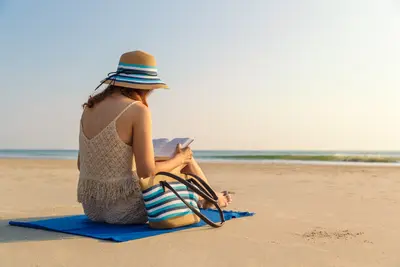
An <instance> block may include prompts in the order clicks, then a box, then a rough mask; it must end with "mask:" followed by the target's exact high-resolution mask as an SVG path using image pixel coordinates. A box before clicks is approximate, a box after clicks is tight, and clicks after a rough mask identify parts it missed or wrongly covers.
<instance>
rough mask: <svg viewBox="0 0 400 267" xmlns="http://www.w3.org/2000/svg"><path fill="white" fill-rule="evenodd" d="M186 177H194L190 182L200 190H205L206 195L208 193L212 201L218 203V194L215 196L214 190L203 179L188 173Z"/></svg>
mask: <svg viewBox="0 0 400 267" xmlns="http://www.w3.org/2000/svg"><path fill="white" fill-rule="evenodd" d="M186 175H188V176H191V177H193V178H191V179H189V181H191V182H193V183H194V184H195V185H196V186H197V187H198V188H201V189H203V191H204V193H207V194H208V195H209V196H210V197H211V198H212V199H214V200H215V201H218V196H217V194H215V192H214V190H213V189H212V188H211V187H210V186H209V185H208V184H207V183H206V182H205V181H204V180H203V179H201V178H200V177H199V176H197V175H194V174H191V173H188V174H186ZM199 182H200V183H199Z"/></svg>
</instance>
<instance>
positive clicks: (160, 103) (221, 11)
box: [0, 0, 400, 150]
mask: <svg viewBox="0 0 400 267" xmlns="http://www.w3.org/2000/svg"><path fill="white" fill-rule="evenodd" d="M0 44H1V45H0V48H1V49H0V73H1V74H0V75H1V76H0V77H1V87H0V93H1V94H0V96H1V97H0V102H1V103H0V122H1V128H0V148H77V140H78V129H79V118H80V113H81V111H82V110H81V106H80V105H81V104H82V103H83V102H84V101H85V100H86V98H87V96H88V95H89V94H90V93H91V92H92V91H93V89H94V88H95V87H96V86H97V85H98V83H99V81H100V80H101V79H102V78H104V77H105V75H106V74H107V73H108V72H111V71H115V69H116V65H117V63H118V60H119V56H120V55H121V54H122V53H124V52H126V51H130V50H136V49H141V50H144V51H147V52H149V53H151V54H153V55H155V57H156V59H157V62H158V69H159V75H160V76H161V77H162V78H163V79H164V80H165V81H166V82H167V83H168V84H169V86H170V87H171V89H170V90H168V91H166V90H165V91H161V90H160V91H156V92H155V93H154V94H153V95H152V96H151V98H150V99H149V102H150V105H151V109H152V113H153V125H154V130H153V131H154V136H155V137H174V136H186V135H189V136H194V137H195V138H196V141H195V143H193V147H194V149H306V150H316V149H324V150H325V149H332V150H400V105H399V100H400V1H398V0H302V1H299V0H279V1H277V0H259V1H256V0H249V1H244V0H241V1H234V0H219V1H215V0H213V1H211V0H202V1H183V0H176V1H173V0H168V1H163V0H158V1H133V0H131V1H104V0H101V1H100V0H97V1H94V0H85V1H78V0H71V1H61V0H60V1H54V0H47V1H43V0H37V1H29V0H25V1H22V0H8V1H7V0H0Z"/></svg>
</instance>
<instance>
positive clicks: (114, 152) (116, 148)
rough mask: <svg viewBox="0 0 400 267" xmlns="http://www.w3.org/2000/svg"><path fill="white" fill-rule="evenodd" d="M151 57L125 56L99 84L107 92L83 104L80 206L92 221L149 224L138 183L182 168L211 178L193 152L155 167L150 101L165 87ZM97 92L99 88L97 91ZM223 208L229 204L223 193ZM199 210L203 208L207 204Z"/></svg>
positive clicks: (184, 152) (181, 153)
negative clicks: (115, 68)
mask: <svg viewBox="0 0 400 267" xmlns="http://www.w3.org/2000/svg"><path fill="white" fill-rule="evenodd" d="M155 66H156V62H155V59H154V57H153V56H151V55H150V54H148V53H145V52H142V51H134V52H128V53H125V54H123V55H122V56H121V58H120V62H119V65H118V70H117V72H115V73H113V74H111V75H109V76H108V77H107V78H106V79H104V80H103V81H102V83H101V84H103V83H105V84H108V87H106V88H105V89H104V90H103V91H101V90H99V92H96V93H97V94H95V95H92V96H91V97H89V99H88V101H87V103H85V104H84V105H83V107H84V111H83V114H82V118H81V122H80V134H79V156H78V169H79V171H80V175H79V182H78V201H79V202H80V203H82V206H83V209H84V212H85V214H86V215H87V216H88V217H89V218H90V219H91V220H93V221H98V222H106V223H111V224H136V223H145V222H146V221H147V215H146V210H145V208H144V202H143V199H142V194H141V190H140V186H139V182H138V181H139V178H146V177H149V176H152V175H154V174H156V173H158V172H160V171H165V172H170V171H172V170H175V169H178V170H179V169H180V170H181V172H182V173H193V174H196V175H198V176H200V177H201V178H203V179H204V180H205V181H206V182H207V178H206V177H205V175H204V173H203V172H202V170H201V169H200V167H199V165H198V164H197V163H196V161H195V160H194V158H193V157H192V151H191V150H190V148H186V149H180V148H179V147H178V148H177V150H176V153H175V156H174V157H173V158H171V159H169V160H166V161H162V162H155V159H154V151H153V142H152V125H151V116H150V110H149V108H148V104H147V97H148V96H149V94H150V93H151V92H152V91H153V90H154V89H159V88H167V86H166V84H165V83H163V82H162V81H161V80H160V79H159V78H158V77H157V70H156V69H155ZM98 88H99V87H98ZM218 196H219V204H220V206H221V207H226V206H227V205H228V204H229V203H230V202H231V196H230V195H229V194H227V193H219V195H218ZM198 204H199V207H205V206H206V205H207V203H205V202H204V200H200V201H199V203H198Z"/></svg>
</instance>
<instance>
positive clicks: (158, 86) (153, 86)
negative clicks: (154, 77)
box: [104, 80, 169, 90]
mask: <svg viewBox="0 0 400 267" xmlns="http://www.w3.org/2000/svg"><path fill="white" fill-rule="evenodd" d="M104 83H105V84H112V85H115V86H121V87H126V88H132V89H140V90H153V89H169V87H168V85H166V84H164V83H152V84H147V83H146V84H143V83H129V82H119V81H116V80H107V81H105V82H104Z"/></svg>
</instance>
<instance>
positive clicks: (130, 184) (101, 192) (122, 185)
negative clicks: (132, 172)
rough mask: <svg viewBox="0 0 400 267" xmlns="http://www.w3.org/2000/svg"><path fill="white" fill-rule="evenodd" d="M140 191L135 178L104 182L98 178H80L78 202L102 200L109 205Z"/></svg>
mask: <svg viewBox="0 0 400 267" xmlns="http://www.w3.org/2000/svg"><path fill="white" fill-rule="evenodd" d="M135 192H136V193H137V192H140V188H139V185H138V184H137V183H135V181H134V180H133V178H130V179H123V180H117V181H107V182H102V181H98V180H80V181H79V183H78V202H79V203H87V202H89V201H90V202H93V201H95V202H101V203H103V204H105V205H106V206H108V205H109V204H112V203H114V202H116V201H118V200H126V199H127V198H128V196H131V195H132V194H133V193H135Z"/></svg>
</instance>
